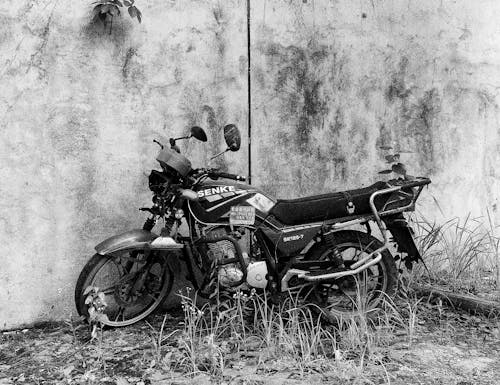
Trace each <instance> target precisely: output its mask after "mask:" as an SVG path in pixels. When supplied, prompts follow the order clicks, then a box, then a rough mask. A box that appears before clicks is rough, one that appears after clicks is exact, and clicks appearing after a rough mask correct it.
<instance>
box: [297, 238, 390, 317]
mask: <svg viewBox="0 0 500 385" xmlns="http://www.w3.org/2000/svg"><path fill="white" fill-rule="evenodd" d="M335 243H336V245H335V249H336V251H334V249H333V248H331V247H330V246H328V245H326V244H324V243H319V244H316V245H315V246H313V247H312V248H311V250H310V251H309V252H308V254H307V257H306V259H307V260H328V259H332V258H335V255H337V256H338V255H341V256H342V260H343V263H344V265H345V267H348V266H349V265H350V264H352V263H354V262H356V261H357V260H359V259H360V257H362V256H365V255H366V254H369V253H371V252H373V251H375V250H377V249H378V248H379V247H381V246H382V242H380V241H379V240H378V239H377V238H375V237H373V236H371V235H370V234H367V233H363V232H360V231H352V230H346V231H339V232H337V233H335ZM381 254H382V259H381V260H380V262H378V263H377V264H375V265H373V266H370V267H369V268H367V269H366V270H364V271H362V272H360V273H359V274H356V275H353V276H347V277H344V278H341V279H339V280H338V281H336V282H335V284H332V283H329V284H322V283H317V284H314V285H311V286H310V287H309V288H308V289H307V291H306V293H307V294H306V295H307V299H308V300H309V301H310V302H313V303H314V304H316V305H317V306H319V307H320V308H321V311H322V313H323V315H324V316H325V317H326V318H327V319H330V320H339V319H350V318H353V317H359V316H365V317H368V318H373V317H375V316H376V315H377V314H378V312H379V310H380V306H381V305H383V301H384V300H390V298H391V297H392V296H393V295H394V293H395V291H396V287H397V282H398V272H397V268H396V263H395V262H394V258H393V256H392V254H391V253H390V252H389V250H384V251H382V252H381Z"/></svg>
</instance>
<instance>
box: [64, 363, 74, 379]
mask: <svg viewBox="0 0 500 385" xmlns="http://www.w3.org/2000/svg"><path fill="white" fill-rule="evenodd" d="M73 370H75V366H74V365H70V366H67V367H65V368H64V369H63V370H62V373H63V374H64V377H69V375H70V374H71V372H72V371H73Z"/></svg>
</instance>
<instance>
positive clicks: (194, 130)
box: [191, 126, 207, 142]
mask: <svg viewBox="0 0 500 385" xmlns="http://www.w3.org/2000/svg"><path fill="white" fill-rule="evenodd" d="M191 136H192V137H194V138H196V139H198V140H199V141H201V142H206V141H207V134H205V131H204V130H203V128H201V127H198V126H193V127H191Z"/></svg>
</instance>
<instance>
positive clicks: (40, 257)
mask: <svg viewBox="0 0 500 385" xmlns="http://www.w3.org/2000/svg"><path fill="white" fill-rule="evenodd" d="M90 6H91V1H88V2H86V1H82V2H65V1H62V0H61V1H57V0H22V1H14V0H5V1H3V2H2V3H1V4H0V62H1V63H2V66H1V67H0V87H1V91H0V124H1V128H2V130H1V132H0V157H1V159H0V177H1V179H2V183H1V184H0V196H1V197H2V198H1V200H0V211H1V215H0V241H1V243H2V253H1V254H0V263H1V266H2V268H1V269H0V282H1V284H0V329H2V328H10V327H15V326H20V325H23V324H30V323H32V322H35V321H41V320H48V319H64V318H67V317H68V316H69V314H70V312H74V308H73V298H72V295H73V289H74V284H75V282H76V278H77V276H78V274H79V272H80V270H81V268H82V267H83V265H84V264H85V262H86V261H87V259H88V258H89V257H90V254H91V253H92V250H93V247H94V245H95V244H96V243H97V242H99V241H100V240H102V239H103V238H105V237H106V236H107V235H110V234H114V233H117V232H120V231H123V230H127V229H129V228H132V227H139V226H141V225H142V221H143V219H144V217H143V216H142V215H141V214H139V213H138V212H137V211H136V208H138V207H140V206H143V205H145V204H147V203H148V202H149V199H150V193H149V191H148V189H147V186H146V175H147V173H148V172H149V170H150V169H151V168H153V167H155V160H154V156H155V155H156V151H157V147H156V146H155V145H154V144H153V143H152V142H151V141H152V139H153V138H162V137H163V138H165V137H168V136H170V135H181V134H183V133H185V132H186V130H187V129H188V128H189V126H190V125H193V124H198V125H201V126H202V127H204V128H205V129H206V130H207V132H208V136H209V142H208V143H207V144H201V143H196V142H194V141H193V142H190V143H189V144H187V145H185V146H184V149H185V150H186V151H187V153H188V156H191V157H192V159H193V160H194V164H195V165H203V164H206V162H207V159H208V156H209V154H212V153H214V152H217V150H219V149H220V148H221V146H222V145H223V144H222V143H223V142H222V135H221V132H220V130H219V128H220V127H221V126H222V125H223V124H225V123H226V122H235V123H237V124H238V125H239V126H240V127H241V128H242V129H243V130H242V131H244V128H245V126H246V120H247V115H246V111H247V109H246V92H247V90H246V65H247V59H246V2H245V1H244V0H231V1H224V2H221V1H215V0H214V1H209V0H203V1H195V0H183V1H175V0H171V1H160V0H147V1H142V2H141V4H140V8H141V10H142V12H143V24H140V25H139V24H137V23H136V22H133V21H131V20H129V18H128V17H125V18H123V19H122V20H121V21H120V22H115V23H114V26H113V31H112V33H111V34H108V33H107V32H104V31H103V30H102V28H100V27H98V26H93V25H91V24H90V23H89V18H88V11H89V9H90ZM499 11H500V3H498V2H496V1H493V0H485V1H483V2H481V4H480V5H478V4H475V3H474V2H470V1H467V0H457V1H452V0H444V1H441V2H435V1H430V0H424V1H418V2H416V1H411V0H408V1H396V0H370V1H368V0H362V1H360V2H356V3H354V2H352V1H348V0H336V1H331V0H303V1H286V0H262V1H257V0H254V1H252V10H251V15H252V42H253V43H252V47H251V48H252V100H253V111H252V113H253V115H252V116H253V134H252V144H253V146H252V152H253V164H252V172H253V181H254V183H255V184H256V185H261V186H262V187H264V188H265V189H267V190H268V191H270V192H271V193H273V194H274V195H276V196H282V197H285V196H300V195H305V194H313V193H320V192H326V191H331V190H333V189H344V188H354V187H358V186H360V185H366V184H368V183H371V182H373V181H375V180H377V179H379V176H378V175H377V174H376V172H377V171H378V170H380V169H383V168H385V165H384V164H383V155H384V153H383V152H382V151H381V150H379V149H378V147H379V146H380V145H388V144H389V145H393V146H396V147H398V148H400V149H405V150H410V151H413V153H410V154H405V155H403V161H406V163H408V165H409V167H410V171H411V172H412V173H414V174H416V175H426V176H430V177H431V178H432V179H433V184H432V185H431V188H430V189H429V190H428V191H426V192H425V193H424V194H422V198H421V205H420V208H421V210H422V211H423V212H424V213H425V214H426V215H429V216H439V215H441V214H439V210H442V211H443V215H444V216H445V217H447V218H449V217H451V216H454V215H466V214H467V213H468V212H469V211H472V212H473V214H475V215H478V214H481V213H484V211H485V210H486V209H489V210H490V212H491V213H492V214H493V217H494V218H495V219H496V220H497V223H498V221H499V220H500V217H499V212H498V210H497V205H498V191H499V187H500V183H499V182H500V172H499V171H498V165H499V164H500V162H499V161H500V159H499V158H500V151H499V150H500V148H499V147H500V138H499V136H500V132H499V125H498V91H497V90H498V88H499V86H500V84H499V83H500V68H499V65H498V64H497V63H498V62H499V61H500V60H499V59H500V52H499V48H498V47H500V41H499V40H500V33H499V32H500V31H499V29H500V26H499V24H498V23H497V20H496V18H495V15H497V14H498V13H499ZM243 137H244V142H243V145H242V151H240V152H239V153H236V154H234V153H233V154H228V155H226V156H225V158H224V159H223V160H222V161H221V165H222V166H227V165H229V168H230V170H231V171H233V172H238V173H242V174H246V170H247V168H246V159H247V154H246V149H247V143H246V141H245V139H246V135H243ZM434 198H435V200H436V201H437V202H439V210H437V209H436V203H435V201H434Z"/></svg>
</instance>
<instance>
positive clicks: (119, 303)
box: [75, 251, 173, 327]
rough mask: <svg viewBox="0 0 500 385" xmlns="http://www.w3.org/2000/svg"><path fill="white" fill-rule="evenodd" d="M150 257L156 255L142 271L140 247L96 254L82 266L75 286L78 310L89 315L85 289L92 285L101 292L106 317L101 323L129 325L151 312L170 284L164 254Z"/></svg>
mask: <svg viewBox="0 0 500 385" xmlns="http://www.w3.org/2000/svg"><path fill="white" fill-rule="evenodd" d="M150 258H155V259H154V261H153V263H152V265H151V266H150V267H149V269H147V270H148V271H145V269H144V266H147V265H146V262H147V261H146V260H145V258H144V253H143V252H142V251H139V252H137V251H133V252H130V251H123V252H120V253H117V254H115V255H113V256H111V255H100V254H95V255H94V256H93V257H92V258H91V259H90V260H89V261H88V262H87V264H86V265H85V267H84V268H83V270H82V272H81V273H80V276H79V277H78V281H77V284H76V287H75V304H76V308H77V310H78V314H80V315H82V316H84V317H86V318H87V319H88V317H89V312H88V305H87V304H85V299H86V295H85V290H86V288H87V287H89V286H91V287H97V288H98V292H102V293H104V298H105V303H106V307H105V309H104V311H103V313H104V314H105V315H106V316H107V320H104V321H103V324H105V325H107V326H111V327H122V326H129V325H132V324H134V323H136V322H138V321H140V320H142V319H144V318H146V317H147V316H148V315H150V314H151V313H152V312H153V311H154V310H155V309H157V308H158V306H160V304H161V303H162V302H163V300H164V299H165V298H166V297H167V296H168V294H169V293H170V290H171V289H172V284H173V273H172V271H171V270H170V267H169V266H168V263H167V258H165V257H164V256H150ZM141 265H142V266H141ZM141 269H142V270H141Z"/></svg>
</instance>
